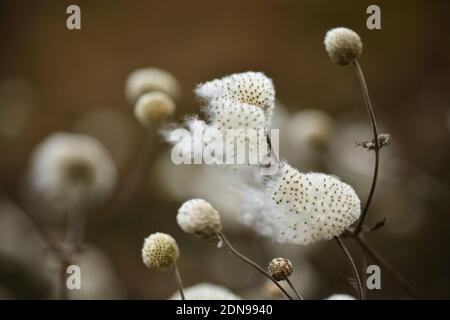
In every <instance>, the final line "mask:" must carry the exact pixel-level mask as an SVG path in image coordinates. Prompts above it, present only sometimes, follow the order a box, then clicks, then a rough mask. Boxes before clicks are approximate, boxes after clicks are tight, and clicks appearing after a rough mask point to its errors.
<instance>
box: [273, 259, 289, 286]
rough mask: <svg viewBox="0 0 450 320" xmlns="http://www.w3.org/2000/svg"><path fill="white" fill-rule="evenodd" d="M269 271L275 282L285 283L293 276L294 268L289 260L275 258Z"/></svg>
mask: <svg viewBox="0 0 450 320" xmlns="http://www.w3.org/2000/svg"><path fill="white" fill-rule="evenodd" d="M267 271H268V272H269V274H270V275H271V276H272V277H273V278H274V279H275V280H277V281H283V280H286V279H287V278H289V277H290V276H291V274H292V272H294V267H293V266H292V263H291V261H290V260H289V259H286V258H275V259H273V260H272V261H270V263H269V266H268V267H267Z"/></svg>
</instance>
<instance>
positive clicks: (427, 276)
mask: <svg viewBox="0 0 450 320" xmlns="http://www.w3.org/2000/svg"><path fill="white" fill-rule="evenodd" d="M73 3H74V2H73V1H44V0H42V1H0V44H1V50H0V182H1V185H2V188H3V189H4V190H7V192H8V194H12V195H13V196H14V197H15V198H16V199H19V200H18V201H25V200H23V196H22V195H21V190H22V189H23V178H24V174H25V172H26V169H27V167H28V165H29V156H30V154H31V152H32V151H33V148H34V147H35V146H36V144H38V143H39V142H40V141H41V140H42V139H44V138H45V137H46V136H48V135H49V134H51V133H53V132H57V131H71V132H80V133H86V134H90V135H93V136H95V137H97V138H98V139H99V140H100V141H101V142H102V143H103V144H104V145H105V146H106V147H107V148H108V149H109V151H110V152H111V154H112V156H113V158H114V160H115V163H116V165H117V167H118V169H119V173H120V183H119V188H118V190H119V191H118V193H119V192H120V185H122V184H123V181H125V180H126V177H127V176H128V175H129V173H130V172H132V171H133V168H135V163H136V161H137V159H138V158H139V155H140V154H141V153H142V146H143V143H144V140H145V136H146V134H145V131H144V129H142V128H141V126H140V125H139V124H138V122H137V121H136V120H135V119H134V117H133V109H132V106H130V105H129V103H128V102H127V100H126V98H125V96H124V84H125V80H126V78H127V76H128V74H129V73H130V72H132V71H133V70H135V69H136V68H140V67H159V68H162V69H165V70H167V71H169V72H171V73H172V74H173V75H174V76H175V77H176V78H177V79H178V81H179V82H180V84H181V88H182V96H181V98H180V99H179V100H178V101H177V111H176V117H175V120H177V121H179V120H181V119H182V117H183V116H184V115H185V114H187V113H198V111H199V105H198V103H197V101H196V99H195V97H194V95H193V93H192V90H193V88H194V87H195V85H196V84H198V83H201V82H204V81H207V80H211V79H214V78H217V77H220V76H223V75H226V74H230V73H235V72H242V71H249V70H252V71H262V72H264V73H266V74H267V75H268V76H269V77H271V78H272V79H273V80H274V83H275V86H276V92H277V98H278V100H279V102H278V109H277V111H276V112H275V113H276V114H275V119H274V126H275V127H277V126H278V127H279V128H281V138H282V140H281V150H280V152H281V154H282V155H284V157H285V158H287V159H288V160H289V161H290V162H291V163H293V164H294V165H295V166H296V167H297V168H299V169H300V170H301V171H308V170H320V171H325V172H327V173H331V174H336V175H338V176H340V177H342V179H343V180H344V181H347V182H349V183H350V184H352V185H353V186H354V188H355V189H356V191H357V193H358V194H359V196H360V197H361V199H362V200H364V199H365V197H366V195H367V192H368V189H369V186H370V173H371V170H372V157H371V156H370V154H369V153H368V152H366V151H364V150H362V149H358V148H356V147H355V146H354V142H355V141H361V140H365V139H368V138H370V127H368V124H369V122H368V118H367V115H366V111H365V108H364V105H363V101H362V96H361V92H360V88H359V83H358V82H357V78H356V76H355V73H354V72H353V70H352V69H351V68H345V67H338V66H336V65H334V64H332V63H331V61H330V59H329V58H328V56H327V54H326V52H325V50H324V46H323V38H324V34H325V32H326V31H327V30H328V29H330V28H331V27H335V26H346V27H349V28H352V29H354V30H355V31H357V32H358V33H359V34H360V35H361V37H362V39H363V42H364V52H363V55H362V57H361V59H360V62H361V64H362V66H363V68H364V71H365V73H366V77H367V80H368V84H369V89H370V91H371V95H372V97H373V100H374V105H375V109H376V114H377V118H378V121H379V122H380V127H381V129H382V131H383V132H389V133H390V134H391V136H392V143H391V145H390V146H389V147H388V148H386V149H383V150H382V153H383V157H382V162H381V173H382V174H381V178H380V184H379V186H378V189H377V191H376V194H375V202H374V204H373V206H372V208H371V210H370V214H369V219H368V221H369V222H371V223H375V222H377V221H379V220H381V219H383V218H386V219H387V220H386V221H387V222H386V226H385V227H384V228H382V229H380V230H377V231H376V232H374V233H373V234H370V235H369V236H368V238H369V240H370V241H371V242H372V243H373V244H374V246H376V247H377V248H378V249H379V251H380V252H382V253H383V255H384V256H385V257H386V258H387V259H388V260H389V261H390V262H391V263H392V264H393V265H395V266H396V267H397V268H398V269H399V270H401V272H402V273H403V274H404V275H405V276H406V277H407V278H408V279H409V280H410V281H411V282H412V283H413V284H414V286H416V287H417V288H418V289H419V290H420V291H421V292H423V294H424V295H425V296H426V297H428V298H449V297H450V277H449V272H448V270H450V252H449V251H450V250H449V243H450V215H449V214H450V212H449V209H450V203H449V195H450V187H449V183H450V170H449V161H450V152H449V146H450V139H449V138H450V108H449V106H450V91H449V81H448V76H449V71H450V43H449V41H448V35H449V32H450V28H449V27H450V26H449V22H448V21H449V20H448V16H449V14H450V3H449V2H448V1H444V0H442V1H438V0H436V1H408V2H401V1H335V2H330V1H312V0H309V1H294V0H292V1H288V0H283V1H260V0H258V1H257V0H249V1H239V0H230V1H206V0H196V1H172V0H169V1H111V0H109V1H76V4H77V5H79V6H80V7H81V13H82V29H81V30H80V31H70V30H68V29H67V28H66V18H67V14H66V8H67V6H68V5H70V4H73ZM370 4H378V5H379V6H380V7H381V12H382V29H381V30H376V31H370V30H368V29H367V28H366V18H367V15H366V13H365V12H366V8H367V6H368V5H370ZM311 109H314V110H316V113H319V114H320V117H319V120H318V118H317V117H315V116H314V115H317V114H316V113H314V112H313V113H311V112H305V110H311ZM302 112H303V113H302ZM311 114H312V115H311ZM307 117H310V118H307ZM305 119H306V120H305ZM309 119H311V120H309ZM324 119H325V120H324ZM296 121H299V122H296ZM314 121H318V122H317V123H319V124H318V125H317V126H319V127H320V126H325V129H323V130H324V131H320V132H321V133H322V134H323V135H324V136H323V141H322V142H321V144H320V146H317V145H316V144H315V143H311V141H310V140H311V139H309V138H310V136H308V134H309V132H310V131H308V130H312V131H314V130H315V128H317V127H316V126H314V125H309V127H312V128H309V129H303V128H308V124H314V123H316V122H314ZM324 121H325V122H324ZM302 124H303V125H302ZM320 128H322V127H320ZM157 140H158V139H157ZM159 140H161V139H159ZM168 150H169V146H168V145H166V144H165V143H164V142H162V141H157V142H155V143H154V145H152V158H151V162H152V163H151V166H150V169H149V171H148V173H146V175H145V176H146V178H145V183H144V185H143V186H142V188H140V189H139V190H138V191H137V192H135V194H134V196H133V201H132V203H131V205H130V206H129V207H127V208H126V210H123V212H120V214H119V215H114V216H111V215H109V210H108V204H105V206H103V207H101V208H99V209H98V210H95V211H94V212H91V213H90V214H89V223H88V228H87V235H86V243H87V244H88V249H86V251H85V252H84V253H82V254H80V257H79V260H78V261H79V264H80V265H81V266H82V270H83V277H84V278H83V290H82V291H81V292H77V293H76V294H75V295H73V296H72V297H74V298H86V299H91V298H130V299H165V298H167V297H169V296H170V295H171V294H172V293H173V292H175V291H176V283H175V281H174V279H173V277H172V275H171V274H170V273H157V272H152V271H150V270H147V269H146V268H145V267H144V265H143V264H142V262H141V256H140V250H141V246H142V241H143V239H144V238H145V237H146V236H147V235H148V234H150V233H152V232H155V231H162V232H167V233H171V234H173V235H174V236H175V237H176V238H177V240H178V242H179V244H180V248H181V258H180V262H179V267H180V269H181V273H182V275H183V278H184V282H185V285H186V286H190V285H193V284H196V283H199V282H212V283H215V284H219V285H224V286H226V287H228V288H230V289H231V290H233V291H234V292H236V293H237V294H239V295H241V296H242V297H244V298H258V299H260V298H270V297H271V295H270V294H271V292H272V293H273V290H270V288H268V287H267V286H266V285H265V281H264V279H262V278H261V277H260V275H259V274H257V273H256V272H255V271H254V270H252V269H250V268H249V267H248V266H247V265H245V264H242V263H241V262H240V261H238V260H237V259H236V258H235V257H234V256H232V255H230V254H228V253H227V252H226V250H225V249H217V248H216V246H215V244H214V243H208V242H204V241H201V240H198V239H196V238H193V237H190V236H188V235H186V234H183V233H182V232H180V230H179V228H178V226H177V224H176V220H175V216H176V212H177V208H178V207H179V206H180V204H181V203H182V202H183V201H185V200H187V199H189V198H191V197H203V198H206V199H208V200H210V201H211V202H212V203H213V204H215V205H216V206H217V207H218V209H219V210H220V211H221V213H222V215H223V219H224V220H225V222H224V223H225V231H226V233H227V234H228V235H229V237H230V239H231V240H232V242H233V243H234V244H235V246H236V247H238V248H239V249H240V250H241V251H242V252H244V253H246V254H247V255H248V256H250V257H252V258H253V259H254V260H256V261H257V262H259V263H260V264H266V263H268V261H270V259H271V258H273V257H276V256H285V257H287V258H289V259H291V260H292V261H293V262H294V265H295V267H296V273H295V277H294V282H295V283H296V285H297V286H298V287H299V288H300V290H301V291H302V292H303V295H304V296H305V297H307V298H311V299H322V298H324V297H327V296H329V295H330V294H332V293H349V294H353V295H354V294H355V293H354V291H353V289H352V287H351V285H350V284H349V281H348V277H350V275H351V273H350V270H349V269H348V265H347V261H346V260H345V259H344V258H343V257H342V255H341V252H340V251H339V249H338V247H337V246H336V244H335V243H334V242H324V243H319V244H317V245H313V246H310V247H305V248H303V247H298V246H286V245H284V246H281V245H277V244H273V243H271V241H270V240H268V239H265V238H262V237H259V236H257V235H256V234H255V233H253V232H252V231H251V230H250V229H248V228H246V227H245V226H242V225H241V224H240V223H239V222H238V221H237V219H236V215H237V213H238V212H237V211H239V204H238V202H237V199H236V197H235V195H234V194H233V192H232V191H230V190H228V189H227V183H226V177H221V176H220V175H218V174H217V173H211V172H209V171H208V170H205V169H204V168H200V167H184V168H176V167H175V166H174V165H172V164H171V163H170V161H169V159H168ZM29 208H30V209H31V211H33V208H34V206H33V205H32V204H31V206H30V205H29ZM35 214H36V215H37V216H38V213H35ZM46 227H47V228H48V230H50V231H51V232H52V233H53V234H55V236H60V235H61V234H62V232H63V231H62V230H61V228H58V226H57V225H55V224H51V223H49V224H48V225H47V226H46ZM40 242H41V241H40V238H39V236H38V235H37V234H36V233H35V232H34V231H33V228H32V226H31V225H30V224H29V222H28V221H27V220H26V218H24V216H23V214H22V213H21V212H20V209H18V208H17V206H16V205H15V204H14V202H12V201H11V200H10V199H9V198H8V197H5V196H4V197H2V199H1V204H0V298H13V299H15V298H19V299H20V298H51V297H53V293H52V292H53V287H54V284H53V283H52V274H54V272H55V271H54V269H55V266H54V263H52V262H51V261H50V262H49V261H48V260H51V257H49V255H50V254H49V253H48V252H47V251H45V250H42V247H43V246H42V243H40ZM349 247H350V249H351V251H352V252H353V253H354V255H355V256H356V257H359V253H360V251H359V249H358V248H357V247H355V246H352V245H351V243H349ZM369 298H373V299H379V298H385V299H390V298H395V299H402V298H405V295H404V294H403V293H402V291H401V290H400V289H399V288H398V287H397V285H396V284H395V283H394V282H393V281H392V280H391V279H390V278H389V277H388V276H387V275H386V274H384V273H383V275H382V290H377V291H370V292H369Z"/></svg>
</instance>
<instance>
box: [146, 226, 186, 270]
mask: <svg viewBox="0 0 450 320" xmlns="http://www.w3.org/2000/svg"><path fill="white" fill-rule="evenodd" d="M179 256H180V250H179V248H178V245H177V242H176V241H175V239H174V238H173V237H172V236H171V235H169V234H166V233H161V232H157V233H153V234H151V235H150V236H148V237H147V238H145V240H144V245H143V246H142V262H144V264H145V265H146V266H147V268H149V269H152V270H157V271H164V270H167V269H169V268H172V267H174V266H175V264H176V262H177V260H178V258H179Z"/></svg>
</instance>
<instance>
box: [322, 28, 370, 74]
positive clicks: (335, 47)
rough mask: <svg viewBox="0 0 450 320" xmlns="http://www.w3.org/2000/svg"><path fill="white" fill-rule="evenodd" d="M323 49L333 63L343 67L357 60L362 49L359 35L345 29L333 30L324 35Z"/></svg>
mask: <svg viewBox="0 0 450 320" xmlns="http://www.w3.org/2000/svg"><path fill="white" fill-rule="evenodd" d="M324 43H325V48H326V50H327V52H328V55H329V56H330V58H331V60H333V62H334V63H336V64H338V65H341V66H345V65H348V64H349V63H351V62H352V61H353V60H355V59H356V58H358V57H359V56H360V55H361V53H362V49H363V44H362V41H361V38H360V37H359V35H358V34H357V33H356V32H354V31H353V30H350V29H347V28H334V29H331V30H329V31H328V32H327V34H326V35H325V41H324Z"/></svg>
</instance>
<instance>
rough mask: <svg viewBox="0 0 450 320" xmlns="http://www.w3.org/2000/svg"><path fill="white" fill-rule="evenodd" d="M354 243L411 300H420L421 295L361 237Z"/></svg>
mask: <svg viewBox="0 0 450 320" xmlns="http://www.w3.org/2000/svg"><path fill="white" fill-rule="evenodd" d="M355 239H356V242H357V243H358V244H359V245H360V246H361V247H362V248H363V249H364V251H365V252H366V253H367V254H368V255H369V256H370V257H371V258H372V259H373V260H374V261H375V262H376V263H378V264H379V265H380V267H381V268H382V269H383V270H384V271H386V272H387V274H388V275H389V276H390V277H391V278H392V279H393V280H394V281H395V282H397V284H398V285H399V286H400V287H401V288H402V289H403V290H404V291H405V292H406V293H407V294H408V295H409V296H410V297H412V298H414V299H420V297H421V294H420V293H419V292H418V291H417V290H416V289H415V288H414V287H413V286H412V285H411V284H410V283H409V282H408V280H406V278H404V277H403V276H402V275H401V274H400V272H398V271H397V269H395V268H394V267H393V266H392V265H391V264H390V263H389V262H387V261H386V260H385V259H384V258H383V256H382V255H381V254H380V253H378V252H377V251H376V250H375V249H374V248H373V247H372V246H371V245H370V244H369V242H367V240H366V239H365V238H364V236H363V235H359V236H357V237H356V238H355Z"/></svg>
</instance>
